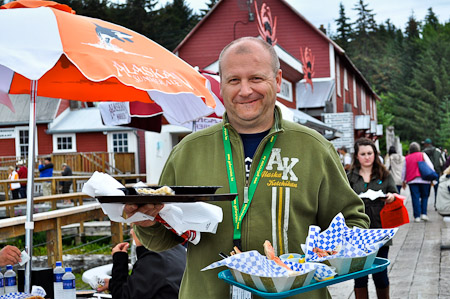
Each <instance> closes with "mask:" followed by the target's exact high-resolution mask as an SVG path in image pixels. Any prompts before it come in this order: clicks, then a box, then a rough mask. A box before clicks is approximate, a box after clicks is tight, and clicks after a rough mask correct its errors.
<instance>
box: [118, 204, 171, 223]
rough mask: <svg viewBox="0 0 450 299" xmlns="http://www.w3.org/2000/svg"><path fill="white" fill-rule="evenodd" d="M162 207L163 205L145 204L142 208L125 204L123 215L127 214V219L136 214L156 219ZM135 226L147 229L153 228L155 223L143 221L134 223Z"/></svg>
mask: <svg viewBox="0 0 450 299" xmlns="http://www.w3.org/2000/svg"><path fill="white" fill-rule="evenodd" d="M163 207H164V204H146V205H143V206H137V205H133V204H126V205H125V208H124V211H125V214H127V216H128V217H131V216H133V215H134V214H135V213H137V212H141V213H143V214H146V215H149V216H152V217H156V215H158V213H159V211H161V209H162V208H163ZM134 224H135V225H138V226H142V227H148V226H153V225H155V224H156V221H152V220H144V221H138V222H135V223H134Z"/></svg>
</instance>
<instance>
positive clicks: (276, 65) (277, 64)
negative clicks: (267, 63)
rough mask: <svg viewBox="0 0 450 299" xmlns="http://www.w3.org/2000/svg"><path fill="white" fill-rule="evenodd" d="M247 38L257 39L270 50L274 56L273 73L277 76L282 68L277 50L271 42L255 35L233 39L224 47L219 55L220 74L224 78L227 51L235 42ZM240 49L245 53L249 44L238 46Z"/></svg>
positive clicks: (249, 39) (250, 39)
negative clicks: (223, 71)
mask: <svg viewBox="0 0 450 299" xmlns="http://www.w3.org/2000/svg"><path fill="white" fill-rule="evenodd" d="M245 40H248V41H255V42H257V43H259V44H260V45H262V46H263V47H264V49H266V50H267V51H268V52H269V54H270V57H271V58H272V59H271V60H272V61H271V65H272V69H273V74H274V76H276V75H277V72H278V70H279V69H280V60H279V59H278V55H277V52H275V49H274V48H273V46H272V45H271V44H269V43H268V42H266V41H264V40H262V39H260V38H257V37H253V36H244V37H241V38H238V39H235V40H234V41H232V42H231V43H229V44H228V45H226V46H225V48H223V50H222V52H220V55H219V76H220V77H221V78H222V59H223V56H224V54H225V52H227V50H228V49H229V48H230V47H231V46H233V45H234V44H237V43H239V42H241V41H245ZM240 47H241V46H240ZM238 51H240V52H241V53H244V52H246V51H248V48H247V46H245V45H242V47H241V48H238Z"/></svg>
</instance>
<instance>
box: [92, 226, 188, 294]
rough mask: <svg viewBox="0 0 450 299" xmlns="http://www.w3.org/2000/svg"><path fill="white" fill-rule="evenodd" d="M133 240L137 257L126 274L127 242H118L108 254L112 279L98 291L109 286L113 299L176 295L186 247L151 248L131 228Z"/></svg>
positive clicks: (107, 288) (184, 264) (183, 266)
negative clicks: (110, 261)
mask: <svg viewBox="0 0 450 299" xmlns="http://www.w3.org/2000/svg"><path fill="white" fill-rule="evenodd" d="M131 235H132V236H133V240H134V242H135V244H136V255H137V261H136V263H135V264H134V265H133V270H132V272H131V274H130V275H128V253H127V250H128V248H129V246H130V244H129V243H120V244H117V245H116V246H115V247H114V248H113V250H112V252H111V254H112V256H113V268H112V275H111V279H108V278H107V279H105V285H104V286H102V287H99V288H98V289H97V291H98V292H103V291H105V290H109V291H110V292H111V295H112V298H113V299H129V298H130V299H134V298H145V299H177V298H178V292H179V289H180V284H181V278H182V277H183V272H184V268H185V266H186V248H184V247H183V246H182V245H178V246H175V247H173V248H171V249H169V250H167V251H162V252H153V251H149V250H147V249H146V248H145V247H144V246H142V244H141V242H140V241H139V239H138V238H137V237H136V235H135V234H134V231H133V230H131Z"/></svg>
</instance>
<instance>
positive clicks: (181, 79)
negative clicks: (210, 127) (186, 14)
mask: <svg viewBox="0 0 450 299" xmlns="http://www.w3.org/2000/svg"><path fill="white" fill-rule="evenodd" d="M44 5H45V7H43V6H44ZM24 6H25V7H32V8H21V7H24ZM1 8H16V9H1V10H0V28H2V29H0V30H1V34H0V97H2V98H3V99H4V98H6V96H7V94H8V93H9V94H30V93H31V90H30V86H31V85H30V81H31V80H37V81H38V88H37V95H38V96H45V97H50V98H63V99H69V100H78V101H90V102H99V101H116V102H124V101H126V102H132V101H140V102H148V103H153V102H155V103H157V104H158V105H159V106H160V107H161V109H162V110H163V113H164V114H165V115H168V116H169V117H170V118H172V119H176V120H177V121H178V122H180V123H183V122H186V121H190V120H192V119H195V118H198V117H201V116H205V115H208V114H210V113H211V111H212V109H213V108H214V107H215V105H216V103H215V101H214V98H213V96H212V95H211V93H210V91H209V90H208V88H207V80H206V79H205V78H204V77H203V76H201V75H200V74H199V73H198V72H197V71H196V70H195V69H194V68H192V67H191V66H190V65H188V64H187V63H186V62H184V61H183V60H181V59H180V58H178V57H177V56H176V55H174V54H173V53H171V52H170V51H168V50H166V49H165V48H163V47H161V46H160V45H158V44H157V43H155V42H153V41H151V40H150V39H148V38H146V37H145V36H143V35H141V34H138V33H136V32H133V31H131V30H129V29H127V28H124V27H122V26H119V25H115V24H112V23H109V22H105V21H102V20H99V19H95V18H90V17H85V16H80V15H76V14H74V13H73V11H72V9H71V8H70V7H68V6H67V5H62V4H59V3H56V2H52V1H40V0H21V1H14V2H10V3H8V4H5V5H3V6H2V7H1ZM6 101H7V100H3V101H2V102H5V103H6Z"/></svg>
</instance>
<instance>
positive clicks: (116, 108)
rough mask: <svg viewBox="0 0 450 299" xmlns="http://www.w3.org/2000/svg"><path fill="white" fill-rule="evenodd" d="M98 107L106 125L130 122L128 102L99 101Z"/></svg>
mask: <svg viewBox="0 0 450 299" xmlns="http://www.w3.org/2000/svg"><path fill="white" fill-rule="evenodd" d="M98 108H99V109H100V113H101V115H102V119H103V122H104V123H105V125H107V126H118V125H126V124H129V123H130V122H131V116H130V103H129V102H101V103H100V104H99V105H98Z"/></svg>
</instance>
